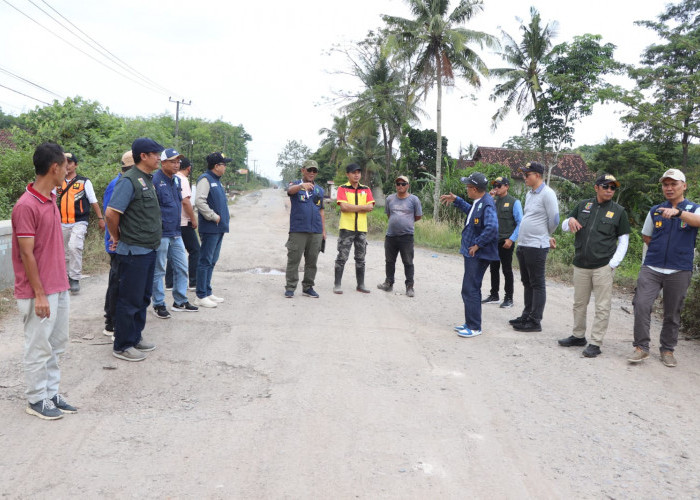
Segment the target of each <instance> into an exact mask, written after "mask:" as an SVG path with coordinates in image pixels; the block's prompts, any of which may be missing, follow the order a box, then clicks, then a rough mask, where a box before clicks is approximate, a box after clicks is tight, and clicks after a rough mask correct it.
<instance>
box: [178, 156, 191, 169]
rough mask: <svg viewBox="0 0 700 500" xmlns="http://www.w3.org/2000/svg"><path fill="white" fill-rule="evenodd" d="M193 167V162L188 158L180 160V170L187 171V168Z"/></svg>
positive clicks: (184, 157)
mask: <svg viewBox="0 0 700 500" xmlns="http://www.w3.org/2000/svg"><path fill="white" fill-rule="evenodd" d="M191 166H192V162H191V161H190V159H189V158H187V157H186V156H183V157H182V158H180V170H185V169H186V168H190V167H191Z"/></svg>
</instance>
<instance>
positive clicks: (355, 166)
mask: <svg viewBox="0 0 700 500" xmlns="http://www.w3.org/2000/svg"><path fill="white" fill-rule="evenodd" d="M356 170H359V171H360V172H362V167H361V166H359V165H358V164H357V163H351V164H350V165H348V166H347V167H345V171H346V172H347V173H348V174H349V173H350V172H355V171H356Z"/></svg>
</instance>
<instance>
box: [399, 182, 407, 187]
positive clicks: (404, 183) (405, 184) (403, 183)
mask: <svg viewBox="0 0 700 500" xmlns="http://www.w3.org/2000/svg"><path fill="white" fill-rule="evenodd" d="M396 185H397V186H408V182H397V183H396Z"/></svg>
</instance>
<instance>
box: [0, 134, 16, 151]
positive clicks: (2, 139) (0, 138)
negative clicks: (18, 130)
mask: <svg viewBox="0 0 700 500" xmlns="http://www.w3.org/2000/svg"><path fill="white" fill-rule="evenodd" d="M0 147H5V148H10V149H16V148H17V145H16V144H15V143H14V141H13V140H12V134H11V133H10V131H9V130H6V129H2V130H0Z"/></svg>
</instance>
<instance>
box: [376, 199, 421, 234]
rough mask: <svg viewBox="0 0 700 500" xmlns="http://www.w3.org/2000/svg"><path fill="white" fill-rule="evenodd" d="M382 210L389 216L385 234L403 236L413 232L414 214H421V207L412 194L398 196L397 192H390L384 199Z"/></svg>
mask: <svg viewBox="0 0 700 500" xmlns="http://www.w3.org/2000/svg"><path fill="white" fill-rule="evenodd" d="M384 212H385V213H386V214H387V216H388V217H389V225H388V226H387V228H386V235H387V236H403V235H405V234H413V231H414V229H415V224H416V216H422V215H423V207H422V206H421V203H420V200H419V199H418V197H417V196H416V195H414V194H410V195H408V196H407V197H406V198H399V197H398V195H397V194H391V195H389V196H388V197H387V199H386V204H385V205H384Z"/></svg>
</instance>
